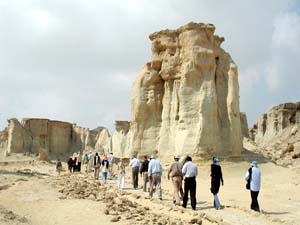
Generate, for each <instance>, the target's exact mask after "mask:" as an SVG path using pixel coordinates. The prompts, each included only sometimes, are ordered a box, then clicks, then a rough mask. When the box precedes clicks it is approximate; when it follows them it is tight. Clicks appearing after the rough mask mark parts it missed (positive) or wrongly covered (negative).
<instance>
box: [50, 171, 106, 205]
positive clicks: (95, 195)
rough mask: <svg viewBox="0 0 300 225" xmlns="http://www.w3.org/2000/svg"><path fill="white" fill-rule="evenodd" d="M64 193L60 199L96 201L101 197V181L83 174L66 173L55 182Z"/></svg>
mask: <svg viewBox="0 0 300 225" xmlns="http://www.w3.org/2000/svg"><path fill="white" fill-rule="evenodd" d="M55 183H56V184H57V185H58V186H60V189H59V190H58V191H59V192H60V193H62V195H61V196H60V199H68V198H70V199H89V200H93V201H96V200H97V199H99V192H100V189H101V184H100V182H95V181H93V180H91V179H88V178H86V177H85V176H83V175H80V174H78V175H74V174H64V175H61V176H59V177H58V178H57V180H56V182H55Z"/></svg>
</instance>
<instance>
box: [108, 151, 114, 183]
mask: <svg viewBox="0 0 300 225" xmlns="http://www.w3.org/2000/svg"><path fill="white" fill-rule="evenodd" d="M108 162H109V168H108V169H109V171H108V177H109V179H112V170H113V165H114V155H113V153H112V152H110V153H109V154H108Z"/></svg>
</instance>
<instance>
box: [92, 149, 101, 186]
mask: <svg viewBox="0 0 300 225" xmlns="http://www.w3.org/2000/svg"><path fill="white" fill-rule="evenodd" d="M93 166H94V170H95V171H94V173H95V180H98V179H99V168H100V166H101V160H100V156H99V155H98V152H96V155H95V156H94V159H93Z"/></svg>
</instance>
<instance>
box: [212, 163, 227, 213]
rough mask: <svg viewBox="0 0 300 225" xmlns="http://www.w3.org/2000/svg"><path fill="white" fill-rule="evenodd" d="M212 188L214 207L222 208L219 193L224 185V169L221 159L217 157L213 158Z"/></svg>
mask: <svg viewBox="0 0 300 225" xmlns="http://www.w3.org/2000/svg"><path fill="white" fill-rule="evenodd" d="M210 172H211V174H210V176H211V188H210V191H211V193H212V194H213V195H214V207H215V208H216V209H220V208H221V203H220V201H219V197H218V193H219V189H220V184H221V182H222V186H223V185H224V181H223V176H222V169H221V166H220V165H219V159H218V158H217V157H213V164H211V170H210Z"/></svg>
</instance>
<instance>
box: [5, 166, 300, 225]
mask: <svg viewBox="0 0 300 225" xmlns="http://www.w3.org/2000/svg"><path fill="white" fill-rule="evenodd" d="M208 166H209V165H208V164H207V165H202V166H200V167H199V172H200V175H199V178H198V180H197V200H198V202H197V210H196V211H192V210H191V208H190V206H189V207H188V208H187V209H183V208H182V207H178V206H174V205H173V203H172V186H171V181H168V180H167V179H165V176H166V174H164V175H163V183H162V187H163V201H160V200H159V199H157V198H156V196H154V198H153V199H148V193H144V192H143V191H142V189H138V190H133V189H132V188H131V187H130V176H129V175H128V174H130V171H129V170H128V173H127V178H126V189H125V190H124V191H118V190H117V189H116V180H109V181H108V184H106V185H99V182H95V181H94V180H93V179H92V178H91V177H87V176H86V175H84V174H75V175H70V174H68V173H64V174H63V175H62V176H61V177H57V176H56V175H55V171H54V169H53V165H49V164H38V165H37V164H35V165H31V167H30V165H25V166H24V167H21V168H19V169H18V171H17V170H16V169H15V168H14V166H12V167H7V166H5V167H3V166H2V167H1V168H0V172H1V171H2V172H1V175H0V199H1V203H0V224H7V225H15V224H25V225H26V224H31V225H41V224H43V225H54V224H57V225H61V224H66V225H67V224H74V225H77V224H78V225H79V224H91V225H94V224H95V225H96V224H193V223H194V224H207V225H211V224H220V225H221V224H222V225H226V224H245V225H247V224H249V225H250V224H251V225H259V224H269V225H278V224H286V225H287V224H297V223H298V221H300V195H299V194H300V191H299V182H300V181H299V177H300V176H299V175H300V169H299V168H282V167H278V166H275V165H273V164H269V163H268V164H263V165H260V167H261V170H262V174H263V176H262V177H263V185H262V190H261V195H260V196H259V202H260V205H261V209H262V212H261V213H256V212H253V211H251V210H249V204H250V196H249V193H248V191H246V190H245V189H244V186H245V183H244V181H243V176H244V171H245V170H246V169H247V166H248V165H247V164H245V163H235V164H232V163H224V165H222V166H223V167H222V168H223V174H224V179H225V185H224V187H222V188H221V191H220V199H221V203H222V204H223V205H224V206H225V208H224V209H222V210H215V209H214V208H213V207H212V195H211V194H210V193H209V185H210V184H209V179H208V178H209V170H208V169H207V168H208ZM33 170H35V171H33ZM3 171H4V172H3ZM5 171H6V172H5ZM22 171H27V172H26V173H22ZM30 171H31V172H30ZM30 174H32V175H30ZM274 177H276V179H277V182H274ZM114 221H116V222H114Z"/></svg>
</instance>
